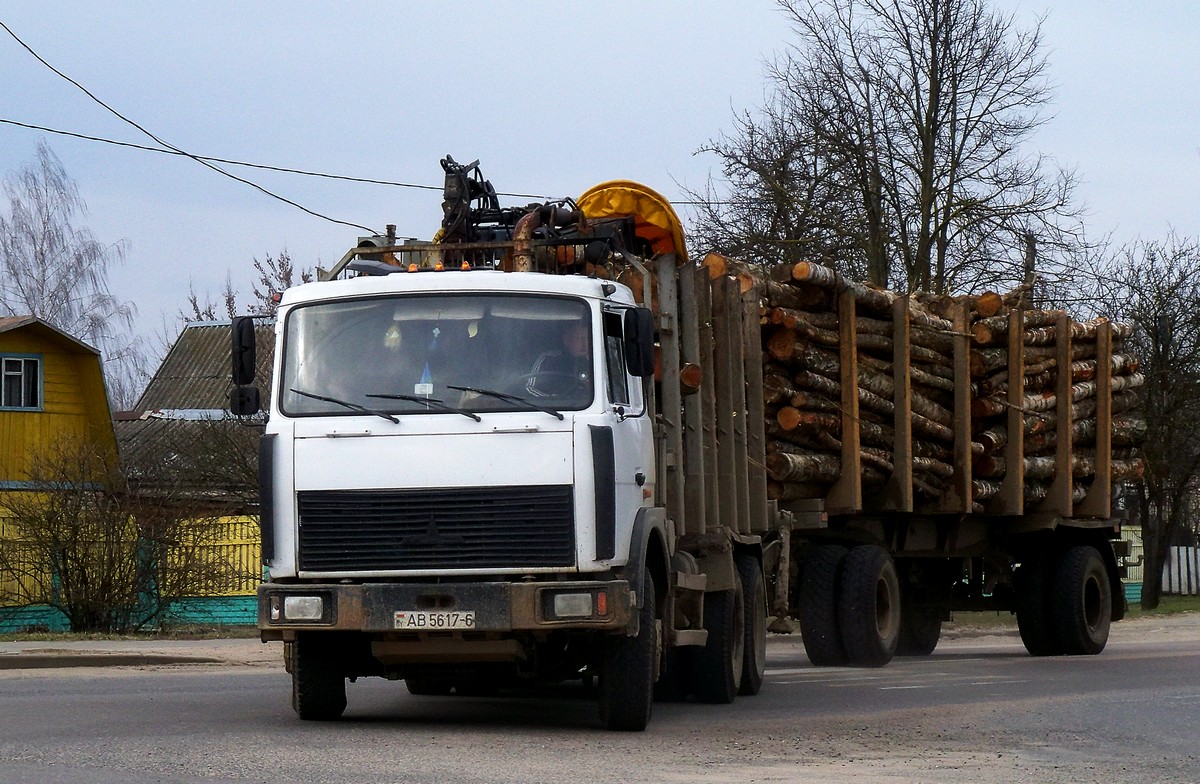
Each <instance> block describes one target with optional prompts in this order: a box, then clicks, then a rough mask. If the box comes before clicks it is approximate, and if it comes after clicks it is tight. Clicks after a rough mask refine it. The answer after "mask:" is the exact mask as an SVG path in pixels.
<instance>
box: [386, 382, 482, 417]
mask: <svg viewBox="0 0 1200 784" xmlns="http://www.w3.org/2000/svg"><path fill="white" fill-rule="evenodd" d="M451 389H453V387H451ZM367 397H378V398H383V399H385V400H406V401H408V402H409V403H426V404H428V403H432V404H433V407H434V408H436V409H438V410H439V411H445V412H447V413H450V414H462V415H463V416H465V417H470V418H471V419H474V420H475V421H476V422H482V421H483V419H481V418H480V417H479V415H478V414H472V413H471V412H470V411H464V410H463V409H461V408H458V407H457V406H452V405H450V404H449V403H445V402H443V401H441V400H439V399H438V398H436V397H419V396H418V395H397V394H382V393H381V394H376V395H367Z"/></svg>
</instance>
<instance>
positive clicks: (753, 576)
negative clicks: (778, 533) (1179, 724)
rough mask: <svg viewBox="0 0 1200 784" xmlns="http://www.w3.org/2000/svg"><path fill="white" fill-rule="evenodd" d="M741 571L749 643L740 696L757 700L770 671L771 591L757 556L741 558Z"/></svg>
mask: <svg viewBox="0 0 1200 784" xmlns="http://www.w3.org/2000/svg"><path fill="white" fill-rule="evenodd" d="M737 567H738V576H739V577H740V578H741V581H742V608H743V618H744V621H743V625H744V626H745V640H746V642H745V649H744V651H743V653H742V685H741V687H740V688H739V689H738V694H743V695H746V696H753V695H755V694H758V692H759V691H760V690H761V689H762V683H763V676H764V675H765V674H766V671H767V588H766V585H765V584H764V583H763V575H762V564H760V563H759V562H758V559H757V558H755V557H754V556H753V555H742V556H738V559H737Z"/></svg>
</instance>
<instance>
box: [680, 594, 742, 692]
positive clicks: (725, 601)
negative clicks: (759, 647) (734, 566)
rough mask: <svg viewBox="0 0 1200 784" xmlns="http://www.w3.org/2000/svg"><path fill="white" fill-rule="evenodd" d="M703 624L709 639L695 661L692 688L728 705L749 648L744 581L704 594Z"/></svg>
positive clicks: (740, 682)
mask: <svg viewBox="0 0 1200 784" xmlns="http://www.w3.org/2000/svg"><path fill="white" fill-rule="evenodd" d="M704 628H705V629H708V642H707V643H705V645H704V647H703V648H698V649H697V650H696V652H695V658H694V660H693V661H692V691H694V692H695V693H696V699H698V700H700V702H707V703H712V704H715V705H726V704H728V703H731V702H733V698H734V697H736V696H737V694H738V689H740V688H741V686H742V666H743V662H744V660H745V656H744V654H745V650H746V623H745V608H744V602H743V600H742V581H741V580H740V579H738V580H734V583H733V590H731V591H714V592H712V593H706V594H704Z"/></svg>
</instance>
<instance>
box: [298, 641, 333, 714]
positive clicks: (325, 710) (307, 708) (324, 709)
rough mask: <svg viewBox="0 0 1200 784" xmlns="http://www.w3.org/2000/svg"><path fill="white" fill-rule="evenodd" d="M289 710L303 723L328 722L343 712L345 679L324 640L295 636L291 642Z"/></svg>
mask: <svg viewBox="0 0 1200 784" xmlns="http://www.w3.org/2000/svg"><path fill="white" fill-rule="evenodd" d="M292 710H294V711H296V715H298V716H299V717H300V718H301V719H304V720H306V721H331V720H333V719H337V718H339V717H340V716H341V715H342V713H343V712H345V710H346V678H345V677H344V676H343V675H342V673H341V670H340V663H339V662H338V658H337V654H336V653H335V652H334V651H333V650H331V648H330V646H329V644H328V643H326V642H325V641H323V640H319V639H315V638H313V637H308V636H301V635H298V636H297V637H296V641H295V642H293V643H292Z"/></svg>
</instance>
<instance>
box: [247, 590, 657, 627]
mask: <svg viewBox="0 0 1200 784" xmlns="http://www.w3.org/2000/svg"><path fill="white" fill-rule="evenodd" d="M580 593H591V594H593V595H598V594H600V593H603V594H604V598H605V600H604V608H603V610H604V612H603V614H601V613H600V612H598V611H593V613H592V614H591V616H590V617H571V618H558V617H555V616H554V613H553V609H552V608H553V606H554V601H553V600H554V596H555V595H556V594H560V595H561V594H580ZM313 597H319V598H320V602H319V607H320V610H319V612H316V611H314V612H313V613H312V617H311V618H309V619H305V620H295V619H289V618H287V617H285V613H284V612H282V611H281V608H282V607H284V606H285V604H286V603H287V602H288V599H289V598H291V600H292V602H293V603H296V604H297V606H299V605H301V604H304V603H307V604H308V605H310V606H318V603H317V602H315V601H313ZM633 601H634V597H633V592H632V590H631V589H630V585H629V583H628V582H627V581H625V580H606V581H570V582H520V583H514V582H470V583H363V584H357V585H343V584H340V583H303V584H284V583H263V584H262V585H260V586H259V588H258V628H259V631H260V632H261V634H262V638H263V639H264V640H288V639H292V638H293V637H294V635H295V633H296V632H297V631H325V630H328V631H354V632H374V633H386V632H391V633H400V632H399V631H398V627H397V621H396V615H397V613H399V612H408V611H436V612H473V613H474V614H475V615H474V624H473V625H472V627H471V629H470V631H471V632H485V633H497V632H498V633H504V632H514V631H539V630H541V631H551V630H554V629H598V630H606V629H607V630H613V631H617V630H625V629H627V628H628V626H629V624H630V623H631V622H632V621H633V619H634V618H635V617H636V614H635V613H634V611H633ZM596 604H597V605H599V602H597V603H596ZM459 631H462V630H459ZM405 633H407V634H414V632H405ZM419 633H421V632H417V634H419Z"/></svg>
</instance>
